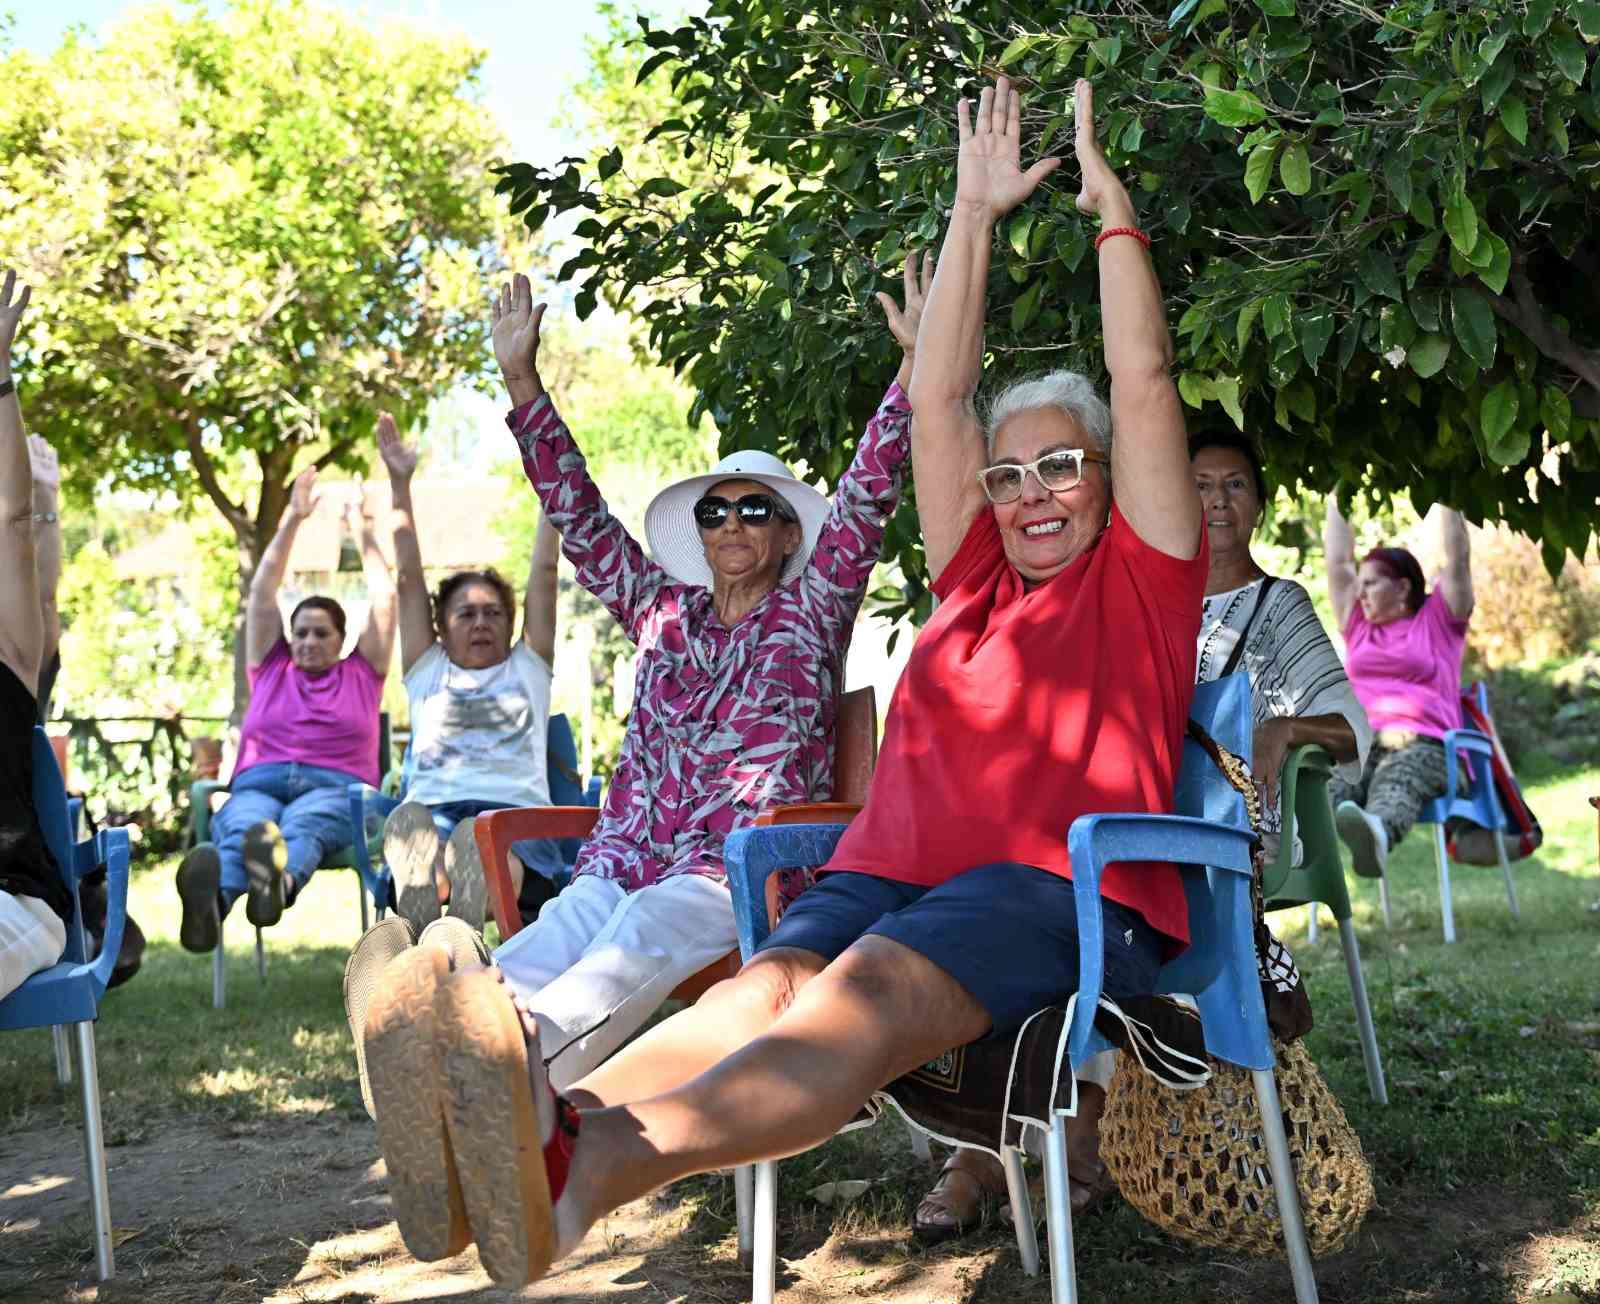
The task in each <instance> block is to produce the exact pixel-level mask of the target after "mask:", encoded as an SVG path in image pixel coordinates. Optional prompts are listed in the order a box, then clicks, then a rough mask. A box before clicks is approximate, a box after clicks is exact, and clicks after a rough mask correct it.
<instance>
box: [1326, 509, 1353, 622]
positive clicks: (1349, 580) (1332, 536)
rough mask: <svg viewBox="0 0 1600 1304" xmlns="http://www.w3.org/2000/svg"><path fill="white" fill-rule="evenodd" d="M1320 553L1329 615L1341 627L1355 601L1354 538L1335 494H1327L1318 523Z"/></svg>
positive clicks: (1348, 620)
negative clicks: (1325, 573) (1330, 607)
mask: <svg viewBox="0 0 1600 1304" xmlns="http://www.w3.org/2000/svg"><path fill="white" fill-rule="evenodd" d="M1322 554H1323V560H1324V561H1325V562H1326V563H1327V567H1328V598H1329V600H1330V601H1331V602H1332V603H1333V618H1334V619H1335V620H1337V621H1338V622H1339V628H1340V629H1341V630H1343V629H1344V627H1345V626H1346V625H1348V624H1349V623H1350V613H1351V611H1352V610H1354V608H1355V604H1356V541H1355V536H1354V535H1352V534H1351V533H1350V522H1349V521H1347V520H1345V519H1344V513H1343V512H1341V511H1340V510H1339V495H1338V494H1337V493H1331V494H1329V495H1328V513H1327V516H1326V517H1325V518H1324V520H1323V523H1322Z"/></svg>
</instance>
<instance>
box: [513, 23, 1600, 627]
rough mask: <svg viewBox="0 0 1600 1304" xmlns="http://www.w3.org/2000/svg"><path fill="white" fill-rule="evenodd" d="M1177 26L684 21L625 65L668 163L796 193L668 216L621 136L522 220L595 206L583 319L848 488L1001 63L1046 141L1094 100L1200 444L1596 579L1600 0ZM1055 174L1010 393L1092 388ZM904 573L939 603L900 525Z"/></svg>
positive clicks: (1005, 257)
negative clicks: (620, 331)
mask: <svg viewBox="0 0 1600 1304" xmlns="http://www.w3.org/2000/svg"><path fill="white" fill-rule="evenodd" d="M1173 3H1175V4H1176V8H1175V9H1173V10H1172V11H1171V12H1169V6H1168V5H1166V4H1159V3H1157V4H1152V3H1148V2H1145V3H1140V2H1138V0H1042V2H1037V3H1029V4H1022V3H1016V2H1012V0H967V2H966V3H961V4H956V3H954V2H953V0H950V2H948V3H942V4H929V5H905V4H900V3H897V2H896V0H848V2H840V3H831V4H828V5H826V6H822V7H821V8H820V9H819V8H818V7H815V6H800V5H796V4H794V3H792V0H711V2H710V3H709V4H708V5H707V7H706V9H705V12H704V15H703V16H697V17H694V18H691V19H690V20H689V21H688V22H686V23H684V24H683V25H681V26H679V27H677V28H675V29H672V30H666V29H660V28H656V27H654V26H652V25H651V24H650V23H649V22H648V20H641V22H640V27H641V33H640V36H639V37H638V39H637V41H636V43H635V49H636V51H637V55H638V57H639V58H641V59H642V63H641V66H640V68H639V73H638V74H637V75H638V76H639V77H641V78H648V77H659V76H660V75H661V74H662V72H668V73H670V75H671V79H672V85H673V87H674V88H675V91H676V97H677V100H678V104H677V106H676V109H675V111H673V112H672V114H671V116H670V117H666V118H662V119H660V120H658V121H657V122H656V123H655V124H654V127H653V134H654V135H655V141H654V142H653V144H654V145H659V142H660V141H661V140H668V141H672V142H676V143H677V144H678V145H679V147H680V148H681V150H682V151H684V152H687V151H688V150H689V149H690V148H691V147H692V148H694V149H696V150H698V151H702V152H706V153H710V154H713V155H715V154H718V152H719V151H720V152H721V153H722V154H723V155H727V156H729V157H735V156H737V157H745V158H748V159H749V160H750V161H751V164H752V166H755V167H759V168H764V169H769V170H771V171H772V172H773V173H775V174H776V175H777V176H778V177H779V181H778V182H776V183H774V184H773V185H772V186H769V187H764V188H763V189H761V190H760V191H758V192H757V193H756V194H754V195H752V196H750V197H748V199H745V198H735V197H731V196H730V194H729V193H728V192H727V191H726V190H725V189H721V188H717V187H715V186H706V185H700V186H691V187H690V188H688V189H683V188H682V187H684V186H685V184H686V183H685V182H684V181H683V180H680V179H679V178H678V177H676V176H674V175H672V174H670V173H662V174H659V175H649V176H646V175H642V174H641V172H640V171H638V170H635V168H634V167H633V166H632V155H630V154H629V153H628V152H627V151H626V150H623V149H621V148H613V147H609V146H608V145H606V144H602V145H600V146H598V147H597V148H596V150H595V151H594V153H593V155H592V156H591V157H590V158H589V159H588V160H587V161H582V160H580V161H577V162H564V163H563V164H562V165H561V166H559V167H557V168H554V169H540V168H536V167H532V166H529V165H526V164H516V165H513V166H511V167H510V168H509V169H508V170H507V171H506V173H505V175H504V177H503V178H502V182H501V184H502V187H504V188H505V189H506V190H507V191H509V193H510V195H511V202H512V208H513V210H514V211H516V212H518V213H521V214H523V215H524V216H525V219H526V221H527V222H528V224H529V225H530V226H531V227H533V228H535V229H537V228H538V227H539V226H540V224H541V223H543V222H544V221H545V220H547V219H548V218H550V217H551V216H552V215H555V214H566V213H581V214H582V215H583V216H584V221H583V222H582V223H580V225H579V226H578V227H577V233H578V235H579V237H580V238H581V239H582V240H583V241H584V247H583V249H582V250H581V252H580V254H579V256H578V257H577V258H576V259H575V260H574V261H573V262H571V263H569V264H568V268H567V269H566V270H567V271H568V272H569V273H570V274H573V275H574V276H575V277H576V278H577V285H578V291H577V300H576V301H577V306H578V310H579V312H580V314H581V313H582V312H584V311H585V310H586V309H587V308H589V307H591V306H592V305H593V304H594V303H595V302H596V301H597V299H598V298H599V297H600V296H602V295H606V296H609V297H610V298H611V299H612V300H613V301H615V302H619V303H622V302H626V303H630V304H632V305H634V306H635V307H636V308H637V310H638V311H639V312H640V314H641V315H642V317H643V319H644V320H645V321H646V322H647V323H648V324H649V339H650V346H651V348H652V350H653V352H654V353H655V354H656V355H657V356H658V357H659V358H660V359H661V360H662V361H663V362H665V363H668V364H670V365H671V366H673V367H674V368H675V369H677V370H678V371H679V372H680V373H681V374H682V375H683V376H684V377H685V378H686V379H687V380H688V381H689V383H690V384H691V385H692V386H693V388H694V390H695V393H696V411H703V412H708V413H710V414H711V415H712V416H713V418H714V419H715V420H716V423H717V425H718V427H719V428H720V429H721V430H722V431H723V432H724V436H725V438H736V439H737V440H738V442H743V443H748V442H752V441H757V442H761V443H763V444H765V445H766V446H768V447H770V448H773V449H774V450H775V451H778V452H780V453H784V454H788V455H794V454H799V455H800V456H803V457H804V458H805V460H806V461H807V462H808V463H809V464H811V465H812V466H814V467H816V468H818V469H819V470H821V471H822V472H824V473H825V474H827V475H828V476H829V477H830V478H832V477H836V476H837V475H838V474H839V472H840V471H842V470H843V467H844V465H845V462H846V459H847V456H848V451H849V444H850V442H851V437H852V436H853V433H854V432H855V431H856V430H857V429H859V427H860V425H861V424H862V422H863V421H864V419H865V417H866V415H867V414H868V413H869V412H870V410H871V408H872V405H873V404H874V403H875V402H876V400H877V398H878V396H879V394H880V393H881V390H882V386H883V382H884V379H885V377H886V376H887V375H888V374H889V373H890V371H891V369H892V365H893V361H892V356H891V355H892V345H891V342H890V341H889V339H888V338H887V336H886V335H885V333H884V332H883V330H882V328H881V325H880V323H879V321H878V320H877V318H876V316H875V310H874V308H873V307H872V304H871V296H872V293H873V292H874V291H875V290H878V289H880V288H893V285H894V281H893V279H892V278H893V277H894V275H895V273H896V271H897V268H898V265H899V263H900V262H901V260H902V258H903V255H904V250H905V249H906V247H907V246H926V245H930V244H933V243H935V242H936V241H937V240H938V238H939V236H940V233H941V230H942V225H943V213H944V209H945V207H946V206H947V205H948V203H949V200H950V195H951V189H952V186H953V181H954V139H953V137H954V132H953V127H952V119H953V108H954V101H955V99H956V97H957V95H958V94H967V95H969V96H970V95H973V94H974V93H975V92H976V90H977V88H978V85H979V83H980V81H981V80H983V79H986V78H988V77H989V76H991V75H992V74H993V73H994V72H995V71H997V70H1004V71H1006V72H1007V73H1009V74H1011V75H1012V76H1013V77H1015V78H1017V79H1018V80H1019V81H1020V82H1021V83H1022V84H1023V86H1024V89H1025V91H1026V92H1027V99H1028V105H1027V121H1026V123H1025V131H1026V135H1027V136H1028V138H1029V140H1030V142H1031V149H1032V150H1033V151H1036V152H1052V153H1068V152H1069V151H1070V141H1069V139H1068V136H1067V133H1068V131H1069V129H1070V111H1071V104H1070V91H1071V87H1072V84H1073V82H1074V80H1075V79H1076V78H1078V77H1080V76H1087V77H1090V78H1092V79H1093V81H1094V83H1095V85H1096V88H1097V104H1098V110H1099V117H1100V129H1101V133H1102V139H1103V140H1104V142H1105V144H1106V146H1107V149H1108V152H1109V155H1110V157H1111V160H1112V163H1113V165H1114V166H1116V167H1117V168H1118V169H1119V171H1121V172H1122V173H1123V174H1124V175H1125V176H1128V177H1129V178H1130V179H1131V182H1132V189H1133V190H1134V193H1135V199H1136V202H1137V203H1138V204H1139V205H1140V207H1141V222H1142V224H1143V225H1144V227H1145V229H1146V230H1148V231H1149V232H1150V234H1151V235H1152V236H1153V238H1154V240H1155V251H1154V252H1155V256H1156V260H1157V265H1158V269H1159V271H1160V274H1161V277H1162V282H1163V284H1164V285H1165V287H1166V290H1167V294H1168V297H1169V302H1170V307H1171V311H1172V316H1173V322H1174V327H1175V343H1176V346H1177V351H1178V360H1177V369H1178V373H1179V379H1180V388H1181V392H1182V394H1183V396H1184V399H1185V401H1186V402H1187V403H1188V404H1189V405H1190V406H1191V407H1192V408H1193V409H1194V410H1195V413H1194V418H1193V419H1194V423H1195V424H1197V425H1198V424H1201V423H1205V422H1218V421H1220V422H1227V421H1232V422H1233V423H1234V424H1237V425H1238V426H1240V427H1242V428H1245V429H1247V430H1250V431H1252V432H1253V433H1255V434H1256V435H1258V436H1259V437H1260V439H1261V440H1262V442H1263V444H1264V446H1265V451H1266V454H1267V460H1268V462H1269V464H1270V467H1271V469H1272V471H1273V473H1274V475H1275V477H1276V478H1277V479H1278V480H1279V481H1280V482H1282V483H1285V484H1288V485H1290V486H1296V485H1302V486H1305V487H1306V488H1309V489H1315V490H1328V489H1330V488H1332V487H1333V486H1334V485H1336V484H1342V485H1343V486H1345V489H1346V491H1348V489H1349V488H1351V487H1353V486H1359V485H1364V486H1366V487H1367V488H1368V489H1369V490H1371V491H1372V492H1373V493H1375V494H1376V495H1377V496H1378V497H1380V498H1383V497H1388V496H1391V495H1394V494H1401V493H1403V494H1407V495H1409V496H1410V498H1411V499H1412V500H1413V502H1414V503H1415V504H1416V506H1417V508H1418V510H1425V509H1426V507H1427V506H1428V505H1429V504H1430V503H1432V502H1435V501H1446V502H1449V503H1451V504H1453V505H1456V506H1458V507H1460V508H1461V509H1462V510H1463V511H1464V512H1465V513H1466V514H1467V515H1468V516H1470V517H1471V518H1473V519H1475V520H1483V519H1497V520H1504V521H1506V522H1508V523H1510V524H1512V525H1513V526H1514V527H1515V528H1517V529H1519V530H1522V531H1524V532H1526V533H1528V534H1529V535H1531V536H1533V537H1534V538H1536V539H1539V540H1542V542H1543V546H1544V547H1543V551H1544V558H1545V561H1546V564H1547V565H1548V566H1550V567H1551V568H1552V570H1554V569H1556V568H1557V567H1558V566H1559V564H1560V560H1561V557H1562V555H1563V553H1564V552H1571V553H1574V554H1577V555H1580V556H1581V555H1582V553H1583V551H1584V550H1585V548H1586V546H1587V544H1588V541H1589V539H1590V537H1591V535H1592V534H1593V532H1594V529H1595V524H1596V522H1595V515H1596V513H1595V503H1596V500H1597V497H1600V294H1597V290H1600V246H1597V245H1596V243H1595V240H1594V237H1593V235H1592V232H1593V231H1594V230H1595V228H1596V224H1597V219H1600V200H1597V189H1596V188H1597V186H1600V169H1597V168H1596V167H1595V163H1596V160H1597V159H1600V77H1597V75H1596V74H1595V72H1594V68H1595V57H1594V42H1595V41H1596V40H1597V39H1600V3H1594V2H1592V0H1585V2H1583V3H1573V4H1560V3H1557V2H1556V0H1473V3H1465V2H1463V0H1399V2H1397V3H1393V4H1387V5H1381V6H1368V5H1360V4H1351V3H1347V2H1346V0H1182V3H1176V0H1173ZM641 143H642V142H641ZM630 148H633V147H632V146H631V145H630ZM641 157H642V156H641ZM1070 172H1071V168H1070V165H1069V167H1068V168H1067V169H1065V172H1064V173H1063V174H1058V175H1057V176H1056V177H1054V178H1052V179H1051V181H1050V182H1049V183H1047V184H1046V186H1045V187H1043V188H1042V189H1041V191H1040V193H1039V194H1038V195H1036V196H1035V199H1034V200H1033V201H1032V202H1031V203H1030V204H1029V205H1028V206H1027V207H1026V208H1025V209H1023V210H1022V211H1020V212H1018V213H1017V214H1015V215H1014V216H1013V217H1012V218H1011V219H1010V220H1009V222H1008V223H1007V224H1006V226H1005V228H1004V229H1003V230H1002V231H1000V232H999V233H997V241H998V253H997V256H996V258H995V259H994V264H993V271H992V282H991V285H990V305H991V316H990V322H989V331H988V336H987V346H988V349H989V351H990V354H991V358H990V363H991V375H992V376H993V377H994V378H995V379H996V380H998V379H1003V378H1005V377H1006V376H1007V375H1011V374H1016V373H1018V372H1023V371H1032V370H1037V369H1040V368H1044V367H1052V366H1074V367H1077V368H1079V369H1082V370H1086V371H1089V372H1090V373H1091V374H1094V373H1095V372H1097V371H1098V369H1099V358H1100V339H1099V314H1098V307H1097V303H1096V287H1095V268H1094V260H1093V258H1092V257H1091V256H1090V255H1091V246H1092V239H1093V236H1094V232H1093V231H1092V230H1091V229H1090V228H1089V227H1088V226H1087V225H1086V223H1085V221H1084V219H1083V218H1082V217H1081V216H1080V215H1079V214H1078V213H1077V212H1076V211H1075V209H1074V206H1073V197H1074V193H1075V189H1076V182H1075V178H1073V177H1072V176H1070V175H1068V174H1070ZM619 178H623V179H625V183H621V184H619ZM686 284H692V285H693V286H694V287H695V292H694V293H692V294H691V293H685V292H684V286H685V285H686ZM891 547H898V548H899V550H900V552H901V560H902V561H903V562H905V563H907V567H906V568H907V573H908V574H909V575H911V576H912V579H911V581H910V583H909V587H908V591H907V595H906V596H907V598H908V599H911V600H917V599H919V598H920V594H919V593H917V592H916V591H915V590H916V575H917V574H918V571H919V567H918V564H917V558H916V556H915V543H914V532H913V531H911V530H908V529H903V528H902V529H900V530H898V531H897V532H896V533H895V534H894V535H893V536H892V537H891Z"/></svg>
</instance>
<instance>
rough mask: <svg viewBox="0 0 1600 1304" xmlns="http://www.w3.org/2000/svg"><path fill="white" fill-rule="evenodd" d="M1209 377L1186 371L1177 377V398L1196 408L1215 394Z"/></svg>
mask: <svg viewBox="0 0 1600 1304" xmlns="http://www.w3.org/2000/svg"><path fill="white" fill-rule="evenodd" d="M1215 392H1216V391H1215V389H1214V387H1213V385H1212V380H1211V377H1210V376H1207V375H1203V374H1202V373H1200V372H1198V371H1186V372H1184V373H1183V374H1182V375H1181V376H1179V377H1178V397H1179V398H1181V399H1182V400H1183V401H1184V402H1185V403H1187V404H1188V405H1189V406H1190V407H1192V408H1198V407H1200V406H1201V405H1202V404H1204V403H1205V401H1206V400H1207V399H1208V398H1211V397H1212V396H1213V395H1214V394H1215Z"/></svg>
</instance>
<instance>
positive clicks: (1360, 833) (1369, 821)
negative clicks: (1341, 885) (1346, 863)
mask: <svg viewBox="0 0 1600 1304" xmlns="http://www.w3.org/2000/svg"><path fill="white" fill-rule="evenodd" d="M1333 822H1334V825H1335V827H1337V828H1338V830H1339V836H1340V837H1341V838H1343V839H1344V844H1345V846H1347V847H1349V848H1350V863H1351V867H1352V868H1353V869H1354V870H1355V871H1356V873H1358V874H1360V875H1361V876H1362V877H1363V878H1382V877H1383V873H1384V870H1385V869H1387V868H1388V865H1389V834H1388V831H1387V830H1386V829H1385V828H1384V827H1383V821H1382V820H1380V819H1379V818H1378V817H1377V816H1376V815H1373V814H1370V813H1369V812H1367V811H1364V810H1362V809H1361V807H1359V806H1357V805H1356V804H1355V802H1353V801H1341V802H1340V803H1339V807H1338V809H1337V810H1335V811H1334V812H1333Z"/></svg>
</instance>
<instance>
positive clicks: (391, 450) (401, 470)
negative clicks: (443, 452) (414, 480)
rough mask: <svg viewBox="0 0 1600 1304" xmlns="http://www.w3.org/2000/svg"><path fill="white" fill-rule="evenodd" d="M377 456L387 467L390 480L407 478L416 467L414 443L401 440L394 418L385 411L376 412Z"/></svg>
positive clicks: (409, 477)
mask: <svg viewBox="0 0 1600 1304" xmlns="http://www.w3.org/2000/svg"><path fill="white" fill-rule="evenodd" d="M378 456H379V457H381V458H382V459H383V464H384V466H386V467H388V468H389V478H390V479H391V480H409V479H411V476H412V474H413V473H414V472H415V471H416V469H417V448H416V445H415V444H406V443H404V442H402V441H401V439H400V432H399V431H398V430H396V429H395V424H394V418H393V417H392V416H390V415H389V414H388V413H387V412H380V413H378Z"/></svg>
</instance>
